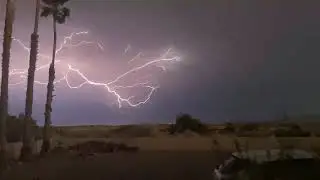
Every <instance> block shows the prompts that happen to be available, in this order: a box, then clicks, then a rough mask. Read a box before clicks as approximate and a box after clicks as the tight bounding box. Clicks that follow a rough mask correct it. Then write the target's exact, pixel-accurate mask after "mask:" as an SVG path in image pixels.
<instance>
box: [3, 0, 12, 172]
mask: <svg viewBox="0 0 320 180" xmlns="http://www.w3.org/2000/svg"><path fill="white" fill-rule="evenodd" d="M14 12H15V10H14V4H13V2H11V0H7V5H6V19H5V27H4V33H3V52H2V77H1V96H0V163H1V169H3V168H5V167H6V165H7V163H6V162H7V156H6V150H7V149H6V148H7V146H6V145H7V140H6V120H7V116H8V85H9V63H10V49H11V42H12V28H13V27H12V26H13V21H14Z"/></svg>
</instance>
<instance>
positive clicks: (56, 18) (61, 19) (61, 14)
mask: <svg viewBox="0 0 320 180" xmlns="http://www.w3.org/2000/svg"><path fill="white" fill-rule="evenodd" d="M42 1H43V2H44V6H43V8H42V12H41V16H42V17H48V16H52V19H53V48H52V61H51V64H50V67H49V78H48V85H47V100H46V105H45V113H44V116H45V124H44V129H43V144H42V148H41V154H45V153H46V152H48V151H49V149H50V139H51V137H50V136H51V135H50V125H51V112H52V100H53V91H54V84H53V83H54V79H55V67H54V64H55V58H56V48H57V23H58V24H63V23H65V21H66V18H67V17H69V16H70V9H68V8H66V7H64V5H65V3H66V2H67V1H68V0H42Z"/></svg>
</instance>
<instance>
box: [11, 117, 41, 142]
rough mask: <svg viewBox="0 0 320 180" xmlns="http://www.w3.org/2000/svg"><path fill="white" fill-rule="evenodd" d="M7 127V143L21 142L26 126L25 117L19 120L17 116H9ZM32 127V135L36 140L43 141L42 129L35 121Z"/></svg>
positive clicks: (31, 124)
mask: <svg viewBox="0 0 320 180" xmlns="http://www.w3.org/2000/svg"><path fill="white" fill-rule="evenodd" d="M6 125H7V133H6V138H7V141H8V142H9V143H10V142H19V141H21V140H22V135H23V126H24V120H23V117H22V116H21V117H20V118H19V117H16V116H8V118H7V122H6ZM30 126H31V135H32V136H33V137H34V138H35V139H36V140H38V139H41V129H40V127H39V126H38V125H37V123H36V121H35V120H31V121H30Z"/></svg>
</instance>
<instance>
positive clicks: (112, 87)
mask: <svg viewBox="0 0 320 180" xmlns="http://www.w3.org/2000/svg"><path fill="white" fill-rule="evenodd" d="M86 34H88V32H87V31H83V32H73V33H71V34H70V35H68V36H65V37H64V38H63V41H62V43H61V44H60V45H59V46H58V49H57V51H56V57H57V59H56V64H62V65H63V66H66V67H67V72H65V73H64V74H63V76H62V78H59V79H56V80H55V82H54V83H55V84H57V83H63V82H65V83H66V85H67V87H69V88H70V89H78V88H81V87H83V86H84V85H91V86H94V87H102V88H104V89H106V91H107V92H108V93H110V94H112V95H113V96H114V97H115V98H116V100H117V103H118V106H119V108H121V107H122V106H123V105H124V104H127V105H129V106H131V107H137V106H139V105H142V104H145V103H146V102H148V101H149V100H150V98H151V96H152V95H153V93H154V92H155V91H156V90H157V89H158V88H159V85H154V84H152V82H150V81H146V80H145V81H142V80H141V82H133V83H131V84H130V83H129V84H127V85H119V84H120V83H121V80H123V79H124V78H126V77H129V76H130V75H132V74H133V73H135V72H139V71H141V70H143V69H146V68H150V67H155V68H160V69H161V70H163V71H165V70H166V65H167V64H168V62H178V61H180V60H181V57H180V56H179V55H177V53H175V52H174V51H173V49H171V48H169V49H167V50H166V51H165V53H163V54H161V55H160V56H159V57H158V58H145V57H144V59H148V61H146V62H144V63H142V64H141V63H140V65H136V66H134V67H132V68H131V69H129V70H128V71H126V72H123V73H121V74H119V75H118V76H116V77H115V78H114V79H113V80H111V81H108V82H97V81H94V80H91V79H89V78H88V77H87V76H86V75H85V74H84V73H83V72H81V70H80V69H76V68H75V66H76V65H75V64H74V65H72V64H69V63H68V62H65V61H66V59H64V58H61V57H60V58H59V55H60V53H61V51H62V50H64V49H66V48H73V47H80V46H87V45H91V46H95V47H96V48H99V49H100V50H101V51H104V47H103V45H102V44H101V43H97V42H94V41H92V42H91V41H81V42H79V43H73V39H74V38H75V37H76V36H79V35H86ZM13 41H15V42H17V43H18V44H19V45H20V46H21V47H22V48H23V50H25V51H26V52H28V53H29V52H30V48H29V47H28V46H26V45H25V44H24V43H23V42H22V41H21V40H19V39H17V38H13ZM131 48H132V47H131V45H128V46H127V47H126V49H125V50H124V54H127V53H128V52H129V51H130V50H131ZM142 55H144V53H142V52H139V53H137V54H136V55H135V56H134V57H133V58H131V59H130V60H129V61H128V63H132V62H133V61H138V62H139V60H140V59H141V56H142ZM38 57H39V60H43V59H44V60H47V62H48V63H46V64H44V65H41V66H39V67H37V68H36V71H39V70H42V69H45V68H49V65H50V61H51V56H50V55H46V54H41V53H40V54H39V55H38ZM26 60H27V59H26ZM38 64H39V61H38ZM27 72H28V69H27V68H24V69H12V70H11V71H10V72H9V76H14V75H15V76H17V77H19V78H21V79H20V81H19V82H16V83H12V84H10V85H11V86H13V85H21V84H24V83H25V82H26V79H27ZM71 72H72V73H75V74H76V75H77V76H79V77H80V78H81V79H82V80H83V82H82V83H80V84H77V85H72V84H74V83H71V82H70V81H71V80H70V78H69V76H70V73H71ZM35 83H36V84H39V85H46V84H47V82H42V81H38V80H35ZM127 83H128V82H127ZM137 87H139V88H144V89H145V90H147V93H146V95H145V96H144V97H143V98H142V99H140V100H133V99H134V98H135V96H134V95H132V96H129V97H124V96H123V95H121V93H120V92H119V90H121V89H131V88H137Z"/></svg>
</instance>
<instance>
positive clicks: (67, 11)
mask: <svg viewBox="0 0 320 180" xmlns="http://www.w3.org/2000/svg"><path fill="white" fill-rule="evenodd" d="M62 12H63V16H65V17H69V16H70V9H69V8H66V7H63V8H62Z"/></svg>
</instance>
